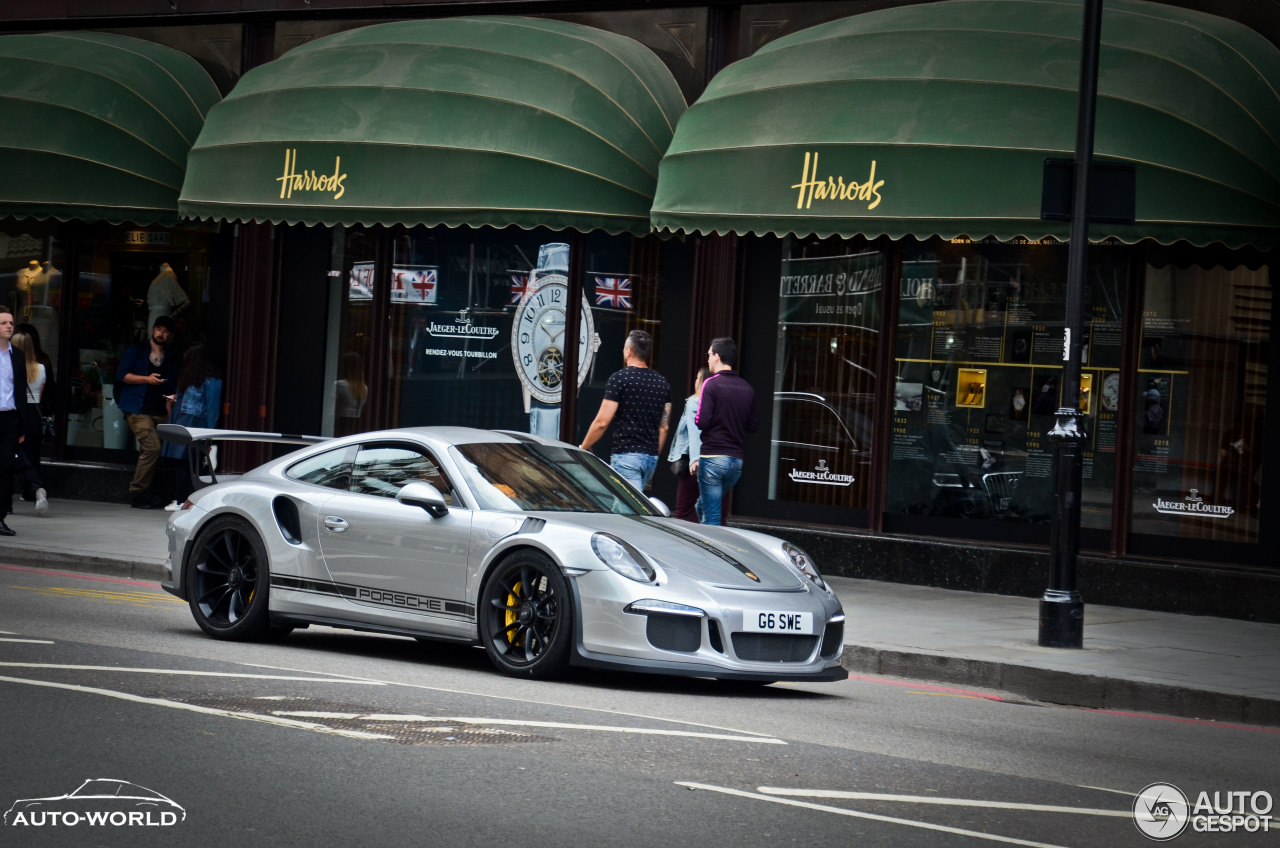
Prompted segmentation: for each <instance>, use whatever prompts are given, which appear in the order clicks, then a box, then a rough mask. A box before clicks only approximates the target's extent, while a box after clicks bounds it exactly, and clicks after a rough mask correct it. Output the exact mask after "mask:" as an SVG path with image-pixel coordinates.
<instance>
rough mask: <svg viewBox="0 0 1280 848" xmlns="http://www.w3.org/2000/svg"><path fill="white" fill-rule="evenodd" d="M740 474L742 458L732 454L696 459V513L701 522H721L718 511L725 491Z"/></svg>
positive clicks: (722, 521)
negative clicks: (697, 494) (697, 492)
mask: <svg viewBox="0 0 1280 848" xmlns="http://www.w3.org/2000/svg"><path fill="white" fill-rule="evenodd" d="M741 476H742V460H740V459H737V458H736V457H732V456H704V457H702V458H701V459H699V460H698V491H699V492H700V494H699V496H698V513H699V517H700V518H701V519H702V523H703V524H723V523H724V519H723V517H722V516H721V513H720V505H721V501H723V500H724V496H725V493H726V492H728V491H729V490H730V489H732V488H733V487H734V484H736V483H737V482H738V478H739V477H741Z"/></svg>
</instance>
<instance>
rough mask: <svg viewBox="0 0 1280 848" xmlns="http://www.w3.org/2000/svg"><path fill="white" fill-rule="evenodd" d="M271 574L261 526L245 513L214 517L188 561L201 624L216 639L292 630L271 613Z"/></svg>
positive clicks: (257, 636) (193, 599)
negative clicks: (275, 621)
mask: <svg viewBox="0 0 1280 848" xmlns="http://www.w3.org/2000/svg"><path fill="white" fill-rule="evenodd" d="M270 581H271V573H270V569H269V568H268V566H267V551H266V548H265V547H264V546H263V544H262V539H261V538H259V536H258V533H257V531H255V530H254V529H253V527H252V526H251V525H250V524H249V522H247V521H245V520H244V519H242V518H238V517H236V516H232V515H227V516H222V517H219V518H215V519H213V520H212V521H210V522H209V524H208V525H206V526H205V528H204V530H202V531H201V532H200V535H199V536H198V537H197V538H196V544H195V553H194V554H193V555H192V557H191V561H190V562H189V563H188V564H187V597H188V598H189V599H190V601H189V603H190V605H191V614H192V615H193V616H194V617H195V620H196V624H198V625H200V629H202V630H203V631H204V632H205V633H208V634H209V635H210V636H213V637H214V638H215V639H231V640H246V639H267V638H272V637H277V638H278V637H279V636H281V635H284V634H287V633H288V632H289V628H273V627H272V626H271V622H270V620H269V618H268V614H267V597H268V595H269V594H270Z"/></svg>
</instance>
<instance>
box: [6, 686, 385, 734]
mask: <svg viewBox="0 0 1280 848" xmlns="http://www.w3.org/2000/svg"><path fill="white" fill-rule="evenodd" d="M0 683H23V684H26V685H27V686H43V687H46V688H49V689H66V690H68V691H71V692H83V693H86V694H89V695H104V696H106V697H108V698H118V699H120V700H122V701H131V702H133V703H135V704H147V705H149V706H153V707H168V708H170V709H174V710H186V711H188V712H193V713H201V714H203V715H212V716H222V717H224V718H238V719H243V720H245V721H260V722H263V723H265V724H274V725H278V726H280V727H292V728H296V729H298V730H313V731H317V732H319V733H331V734H333V735H334V736H348V737H351V738H353V739H377V740H381V739H394V738H395V737H393V736H387V735H385V734H382V733H362V732H360V731H358V730H335V729H334V728H332V727H326V726H325V725H323V724H316V723H314V722H310V721H296V720H294V719H289V718H281V717H278V716H271V715H262V714H260V713H238V712H234V711H232V710H219V709H216V708H214V707H201V706H198V705H196V704H184V703H181V702H180V701H166V700H164V699H163V698H146V697H143V696H141V695H133V694H130V693H129V692H116V691H114V690H111V689H98V688H96V687H93V686H77V685H75V684H74V683H51V682H49V681H47V680H27V679H24V678H21V677H3V676H0Z"/></svg>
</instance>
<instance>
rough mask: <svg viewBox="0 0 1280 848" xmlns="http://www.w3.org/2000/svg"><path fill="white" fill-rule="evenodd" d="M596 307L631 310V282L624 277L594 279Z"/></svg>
mask: <svg viewBox="0 0 1280 848" xmlns="http://www.w3.org/2000/svg"><path fill="white" fill-rule="evenodd" d="M596 306H611V307H614V308H615V309H630V308H631V281H630V280H629V279H627V278H626V277H596Z"/></svg>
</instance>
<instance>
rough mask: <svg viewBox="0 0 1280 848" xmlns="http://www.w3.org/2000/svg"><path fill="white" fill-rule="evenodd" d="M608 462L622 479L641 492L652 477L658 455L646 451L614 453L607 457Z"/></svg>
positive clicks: (656, 465)
mask: <svg viewBox="0 0 1280 848" xmlns="http://www.w3.org/2000/svg"><path fill="white" fill-rule="evenodd" d="M609 464H610V465H612V466H613V470H614V471H616V472H618V473H619V474H621V475H622V479H623V480H626V481H627V482H628V483H630V484H631V485H633V486H635V487H636V488H637V489H639V490H640V491H641V492H643V491H644V489H645V486H648V485H649V481H650V480H651V479H653V470H654V469H655V468H657V467H658V457H656V456H654V455H653V454H648V453H615V454H613V455H612V456H610V457H609Z"/></svg>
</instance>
